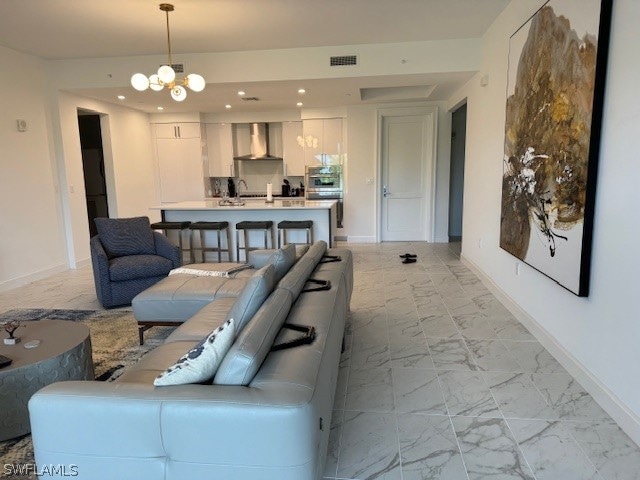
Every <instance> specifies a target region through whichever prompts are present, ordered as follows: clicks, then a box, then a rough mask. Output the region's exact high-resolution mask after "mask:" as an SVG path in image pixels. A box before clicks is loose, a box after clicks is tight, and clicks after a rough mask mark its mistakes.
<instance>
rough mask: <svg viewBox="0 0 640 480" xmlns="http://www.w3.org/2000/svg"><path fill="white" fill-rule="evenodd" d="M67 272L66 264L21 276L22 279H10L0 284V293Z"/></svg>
mask: <svg viewBox="0 0 640 480" xmlns="http://www.w3.org/2000/svg"><path fill="white" fill-rule="evenodd" d="M67 270H69V267H68V266H67V265H66V264H60V265H55V266H53V267H51V268H47V269H45V270H39V271H37V272H33V273H30V274H28V275H23V276H22V277H17V278H12V279H11V280H6V281H4V282H2V283H0V292H6V291H8V290H13V289H14V288H18V287H22V286H23V285H27V284H29V283H31V282H35V281H36V280H42V279H43V278H47V277H50V276H51V275H55V274H56V273H62V272H65V271H67Z"/></svg>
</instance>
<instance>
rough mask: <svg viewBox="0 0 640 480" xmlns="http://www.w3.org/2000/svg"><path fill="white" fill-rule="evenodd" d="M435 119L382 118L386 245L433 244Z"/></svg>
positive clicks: (431, 116)
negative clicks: (429, 241)
mask: <svg viewBox="0 0 640 480" xmlns="http://www.w3.org/2000/svg"><path fill="white" fill-rule="evenodd" d="M434 118H435V112H431V113H426V114H420V115H402V116H395V115H394V116H391V115H389V116H386V115H384V114H383V115H382V132H381V133H382V138H381V171H382V176H381V181H382V183H381V185H382V194H381V205H380V207H381V208H380V211H381V218H380V220H381V222H380V223H381V228H380V236H381V240H382V241H414V240H415V241H420V240H422V241H424V240H432V236H433V232H432V221H433V218H432V217H433V213H432V211H433V198H432V195H433V178H434V173H433V156H434V153H433V152H434V132H435V125H434V123H435V122H434Z"/></svg>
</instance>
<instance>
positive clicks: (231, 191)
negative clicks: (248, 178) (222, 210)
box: [227, 177, 236, 198]
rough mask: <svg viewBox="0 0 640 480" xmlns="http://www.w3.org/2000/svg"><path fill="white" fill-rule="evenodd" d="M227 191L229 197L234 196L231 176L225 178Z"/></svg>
mask: <svg viewBox="0 0 640 480" xmlns="http://www.w3.org/2000/svg"><path fill="white" fill-rule="evenodd" d="M227 192H228V193H229V196H230V197H231V198H233V197H235V196H236V184H235V183H234V182H233V178H231V177H229V180H227Z"/></svg>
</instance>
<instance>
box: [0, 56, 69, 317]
mask: <svg viewBox="0 0 640 480" xmlns="http://www.w3.org/2000/svg"><path fill="white" fill-rule="evenodd" d="M0 64H2V65H5V66H8V65H10V66H11V68H10V70H11V72H12V74H11V76H10V77H7V76H6V75H5V79H6V80H7V81H9V82H10V83H11V85H10V87H8V88H7V89H5V91H4V92H3V94H2V95H0V112H2V115H1V116H0V146H1V148H0V232H1V235H0V290H5V289H9V288H13V287H16V286H18V285H22V284H24V283H27V282H29V281H31V280H34V279H36V278H41V277H44V276H47V275H50V274H52V273H54V272H56V271H61V270H63V269H65V268H66V257H65V241H64V232H63V227H62V220H61V212H60V210H59V208H58V206H59V201H58V193H57V189H58V186H57V182H56V181H55V179H54V175H53V166H52V165H53V163H52V159H53V153H52V148H51V140H50V133H49V128H48V127H49V125H48V123H49V115H50V110H49V108H48V105H49V102H48V99H47V96H46V93H45V90H44V85H45V76H44V65H43V63H42V62H41V61H40V60H39V59H36V58H35V57H31V56H28V55H24V54H21V53H18V52H15V51H13V50H9V49H7V48H4V47H0ZM7 71H8V70H7ZM18 78H19V79H20V81H11V79H14V80H15V79H18ZM17 119H23V120H26V122H27V125H28V130H27V131H26V132H24V133H21V132H18V131H17V128H16V120H17ZM0 309H1V308H0Z"/></svg>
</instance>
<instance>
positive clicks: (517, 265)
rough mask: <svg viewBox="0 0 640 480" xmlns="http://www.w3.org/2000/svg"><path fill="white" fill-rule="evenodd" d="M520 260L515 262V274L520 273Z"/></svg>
mask: <svg viewBox="0 0 640 480" xmlns="http://www.w3.org/2000/svg"><path fill="white" fill-rule="evenodd" d="M520 265H521V264H520V262H516V276H519V275H520Z"/></svg>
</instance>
